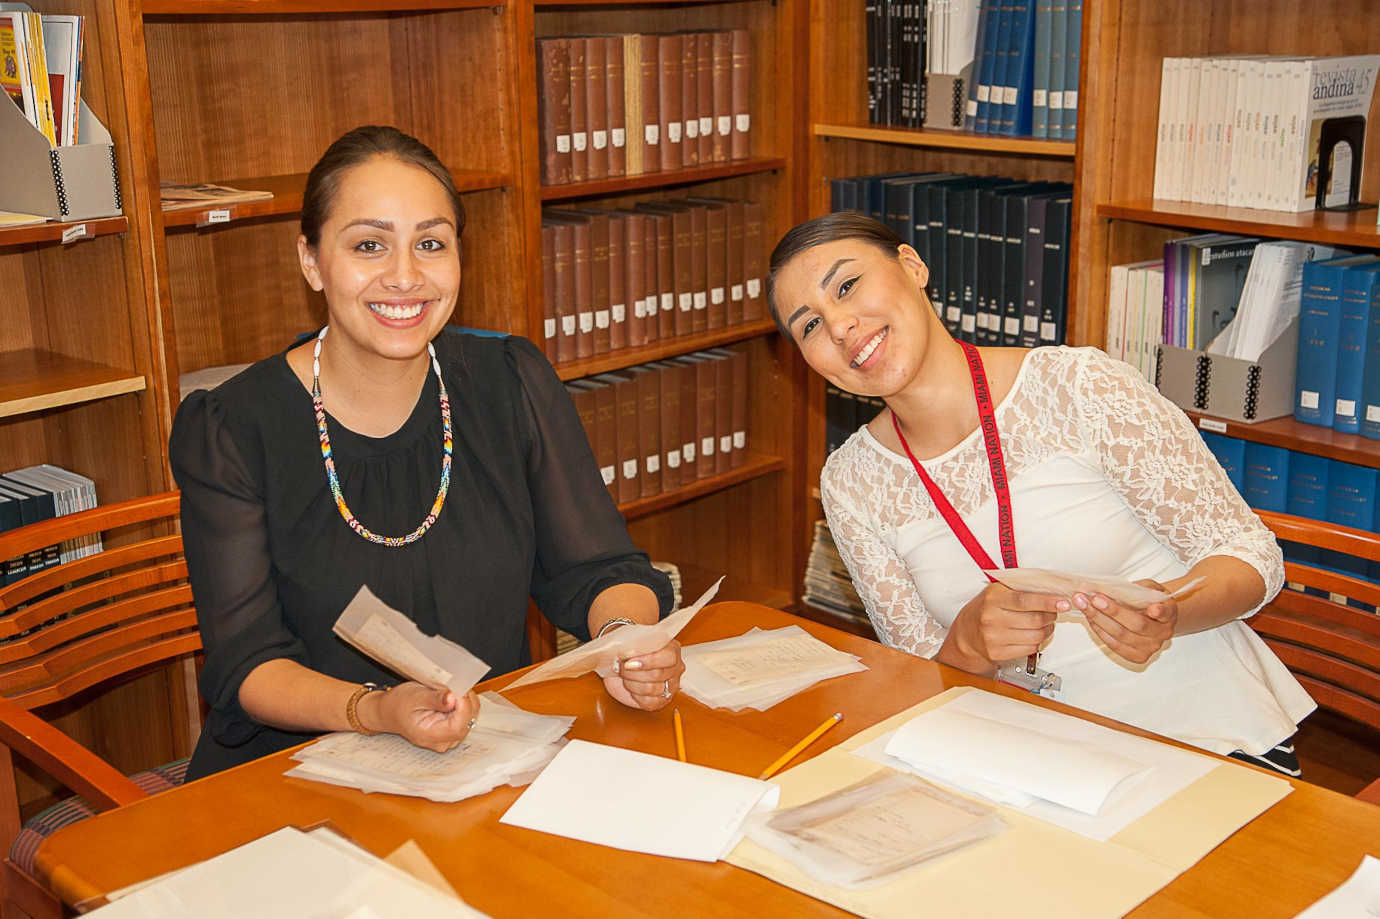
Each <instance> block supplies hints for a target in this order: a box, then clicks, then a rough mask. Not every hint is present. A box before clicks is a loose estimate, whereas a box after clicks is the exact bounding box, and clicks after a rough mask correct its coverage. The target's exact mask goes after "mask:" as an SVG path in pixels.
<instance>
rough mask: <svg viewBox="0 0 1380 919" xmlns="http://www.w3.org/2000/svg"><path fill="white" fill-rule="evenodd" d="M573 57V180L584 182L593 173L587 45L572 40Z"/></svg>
mask: <svg viewBox="0 0 1380 919" xmlns="http://www.w3.org/2000/svg"><path fill="white" fill-rule="evenodd" d="M567 47H568V48H569V52H570V53H569V58H570V181H572V182H584V181H585V180H587V179H588V178H589V177H590V174H589V89H588V87H587V80H588V73H587V70H586V67H587V64H586V44H585V40H584V39H583V38H572V39H569V42H568V46H567Z"/></svg>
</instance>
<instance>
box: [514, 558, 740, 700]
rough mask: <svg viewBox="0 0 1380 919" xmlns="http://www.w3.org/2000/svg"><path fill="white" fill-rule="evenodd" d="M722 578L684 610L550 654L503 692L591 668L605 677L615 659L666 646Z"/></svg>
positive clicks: (574, 675) (698, 609) (712, 593)
mask: <svg viewBox="0 0 1380 919" xmlns="http://www.w3.org/2000/svg"><path fill="white" fill-rule="evenodd" d="M723 581H724V579H723V578H719V579H718V580H717V581H715V582H714V584H713V585H712V586H711V587H710V588H709V589H708V590H706V591H705V592H704V593H703V594H701V595H700V598H699V599H698V600H696V601H695V602H694V604H692V605H691V606H687V607H686V608H685V609H682V610H677V611H676V612H674V613H672V614H671V615H669V616H667V617H666V618H665V619H663V620H661V621H660V622H658V623H656V624H654V625H625V626H622V627H621V628H617V629H614V630H613V631H612V632H608V633H606V634H605V635H604V637H603V638H596V639H594V640H593V641H590V642H587V643H585V644H583V645H580V646H579V647H578V648H576V649H575V650H573V651H567V652H566V653H565V654H562V655H560V656H559V657H553V658H552V659H551V660H549V661H547V662H546V663H544V664H542V665H541V666H539V667H536V668H534V669H533V670H529V671H528V672H527V673H525V674H523V675H522V676H520V677H518V678H517V679H516V680H514V681H513V682H511V683H509V684H508V685H507V686H505V687H503V691H504V692H507V691H508V690H510V689H517V688H518V687H519V686H526V685H528V684H529V683H540V682H542V681H544V680H559V679H564V678H566V677H577V676H583V675H584V674H586V673H589V672H590V671H591V670H593V671H595V672H596V673H598V674H599V675H600V676H601V677H603V676H608V675H609V674H610V673H612V672H613V665H614V663H616V662H617V661H620V660H626V659H627V658H630V657H637V656H638V655H639V654H650V653H651V652H653V651H658V650H660V649H661V648H664V647H666V645H667V644H669V643H670V641H671V639H673V638H675V637H676V636H677V635H679V634H680V630H681V629H683V628H685V627H686V626H687V625H689V624H690V620H691V619H693V618H694V617H695V614H696V613H698V612H699V611H700V610H701V609H703V608H704V606H705V604H707V603H708V602H709V601H710V600H712V599H714V595H715V594H716V593H718V592H719V585H720V584H722V583H723Z"/></svg>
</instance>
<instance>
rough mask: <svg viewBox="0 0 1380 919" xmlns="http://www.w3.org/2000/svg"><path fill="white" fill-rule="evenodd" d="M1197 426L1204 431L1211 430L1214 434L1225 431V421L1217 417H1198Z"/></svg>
mask: <svg viewBox="0 0 1380 919" xmlns="http://www.w3.org/2000/svg"><path fill="white" fill-rule="evenodd" d="M1198 427H1200V428H1202V429H1203V430H1204V431H1211V432H1213V433H1214V434H1225V433H1227V423H1226V422H1225V421H1222V420H1221V419H1218V418H1199V419H1198Z"/></svg>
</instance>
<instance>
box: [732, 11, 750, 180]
mask: <svg viewBox="0 0 1380 919" xmlns="http://www.w3.org/2000/svg"><path fill="white" fill-rule="evenodd" d="M732 34H733V71H732V74H731V76H732V86H731V91H732V94H733V135H732V137H731V138H730V143H729V154H730V155H731V156H732V157H733V159H735V160H742V159H747V158H748V156H749V155H750V154H751V152H752V37H751V35H749V34H748V31H747V29H734V30H733V33H732Z"/></svg>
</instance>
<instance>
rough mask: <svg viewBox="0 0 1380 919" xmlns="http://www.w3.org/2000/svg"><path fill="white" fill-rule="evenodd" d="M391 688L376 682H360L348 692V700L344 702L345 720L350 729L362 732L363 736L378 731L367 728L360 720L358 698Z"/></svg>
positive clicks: (369, 735)
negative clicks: (352, 690)
mask: <svg viewBox="0 0 1380 919" xmlns="http://www.w3.org/2000/svg"><path fill="white" fill-rule="evenodd" d="M391 688H392V687H384V686H380V685H379V684H377V683H361V684H360V686H359V688H358V689H356V690H355V691H354V692H353V693H351V694H350V700H349V701H348V702H346V703H345V720H346V721H348V722H349V724H350V730H352V731H354V732H355V733H356V734H363V735H364V736H365V737H372V736H373V735H375V734H377V733H378V731H371V730H369V729H368V728H366V727H365V726H364V725H363V723H362V722H360V720H359V700H360V699H363V698H364V697H365V696H367V695H369V693H371V692H387V691H388V690H389V689H391Z"/></svg>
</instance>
